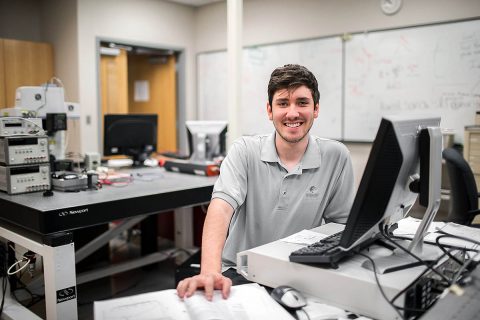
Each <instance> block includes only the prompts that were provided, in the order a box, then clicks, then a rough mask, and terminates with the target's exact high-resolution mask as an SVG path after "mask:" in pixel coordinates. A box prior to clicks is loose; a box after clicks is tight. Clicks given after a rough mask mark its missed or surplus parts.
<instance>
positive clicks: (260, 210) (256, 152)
mask: <svg viewBox="0 0 480 320" xmlns="http://www.w3.org/2000/svg"><path fill="white" fill-rule="evenodd" d="M353 196H354V180H353V169H352V163H351V159H350V153H349V151H348V149H347V148H346V147H345V146H344V145H343V144H341V143H340V142H338V141H333V140H328V139H322V138H319V137H315V136H311V135H310V137H309V142H308V146H307V150H306V152H305V154H304V156H303V158H302V160H301V161H300V163H299V164H298V165H297V166H296V167H295V168H293V169H292V170H291V171H290V172H289V171H288V170H287V169H286V168H285V166H283V165H282V163H281V162H280V159H279V158H278V154H277V151H276V148H275V133H273V134H271V135H259V136H248V137H242V138H239V139H237V140H236V141H235V142H234V143H233V145H232V147H231V148H230V150H229V152H228V155H227V157H226V158H225V160H224V161H223V163H222V166H221V168H220V177H219V179H218V180H217V182H216V183H215V186H214V189H213V194H212V199H213V198H220V199H223V200H225V201H226V202H228V203H229V204H230V205H231V206H232V207H233V209H234V214H233V217H232V220H231V221H230V227H229V230H228V237H227V240H226V243H225V247H224V250H223V256H222V262H223V265H224V266H234V265H236V254H237V252H240V251H243V250H247V249H251V248H254V247H257V246H260V245H262V244H265V243H269V242H272V241H275V240H278V239H280V238H283V237H286V236H289V235H291V234H293V233H295V232H298V231H301V230H303V229H311V228H313V227H316V226H319V225H321V224H322V221H324V220H325V221H327V222H330V221H333V222H340V223H345V222H346V219H347V216H348V213H349V212H350V207H351V206H352V202H353Z"/></svg>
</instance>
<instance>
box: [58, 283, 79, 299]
mask: <svg viewBox="0 0 480 320" xmlns="http://www.w3.org/2000/svg"><path fill="white" fill-rule="evenodd" d="M76 297H77V294H76V290H75V286H73V287H69V288H65V289H60V290H57V303H62V302H65V301H68V300H72V299H75V298H76Z"/></svg>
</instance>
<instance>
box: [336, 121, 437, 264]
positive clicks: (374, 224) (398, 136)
mask: <svg viewBox="0 0 480 320" xmlns="http://www.w3.org/2000/svg"><path fill="white" fill-rule="evenodd" d="M439 125H440V118H439V117H429V116H423V117H422V116H414V117H411V116H392V117H385V118H383V119H382V120H381V123H380V127H379V129H378V132H377V135H376V138H375V140H374V142H373V146H372V149H371V152H370V155H369V158H368V162H367V165H366V167H365V171H364V174H363V176H362V180H361V182H360V185H359V188H358V191H357V194H356V196H355V200H354V202H353V205H352V208H351V211H350V215H349V217H348V220H347V224H346V226H345V230H344V232H343V234H342V238H341V240H340V247H341V248H343V249H344V250H350V249H352V248H354V247H356V246H357V245H359V244H362V243H364V242H365V241H368V240H369V239H371V238H373V237H375V236H376V235H378V234H379V225H380V224H381V223H386V224H388V223H394V222H396V221H398V220H399V219H401V218H403V217H404V216H405V214H406V212H408V210H409V209H410V208H411V207H412V206H413V204H414V203H415V201H416V198H417V195H418V193H420V204H421V205H422V206H424V207H427V210H426V214H425V217H424V221H422V224H421V225H420V227H419V230H418V231H417V234H416V236H415V237H414V241H413V242H412V243H411V245H410V247H409V250H411V251H415V252H417V253H418V252H419V251H422V243H423V236H424V235H425V231H426V230H427V228H428V225H429V224H430V222H431V221H432V220H433V217H434V216H435V214H436V212H437V210H438V207H439V205H440V184H441V181H440V177H441V159H442V158H441V152H442V135H441V131H440V128H439ZM420 229H421V230H420ZM403 258H404V257H402V259H403ZM407 260H408V259H407Z"/></svg>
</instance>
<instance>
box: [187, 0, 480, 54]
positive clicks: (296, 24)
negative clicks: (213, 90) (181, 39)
mask: <svg viewBox="0 0 480 320" xmlns="http://www.w3.org/2000/svg"><path fill="white" fill-rule="evenodd" d="M243 6H244V12H243V28H244V30H243V42H244V45H245V46H251V45H258V44H266V43H275V42H284V41H291V40H299V39H308V38H318V37H322V36H329V35H336V34H343V33H348V32H363V31H368V30H375V29H388V28H396V27H404V26H412V25H418V24H425V23H432V22H442V21H450V20H457V19H465V18H473V17H479V16H480V1H479V0H404V1H403V6H402V8H401V10H400V12H399V13H398V14H396V15H393V16H386V15H384V14H383V13H382V12H381V10H380V1H379V0H244V3H243ZM226 15H227V11H226V3H225V2H219V3H214V4H211V5H206V6H203V7H200V8H199V9H198V10H197V13H196V23H195V29H194V30H195V40H196V48H197V52H205V51H212V50H220V49H225V48H226V36H227V34H226V25H227V20H226Z"/></svg>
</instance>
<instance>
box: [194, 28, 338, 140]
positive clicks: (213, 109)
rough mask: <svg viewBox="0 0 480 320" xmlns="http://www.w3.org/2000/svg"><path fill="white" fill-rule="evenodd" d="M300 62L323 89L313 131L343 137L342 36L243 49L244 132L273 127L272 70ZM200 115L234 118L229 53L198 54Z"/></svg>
mask: <svg viewBox="0 0 480 320" xmlns="http://www.w3.org/2000/svg"><path fill="white" fill-rule="evenodd" d="M289 63H297V64H300V65H303V66H305V67H307V68H308V69H309V70H310V71H312V73H313V74H314V75H315V77H316V78H317V81H318V85H319V90H320V114H319V117H318V119H317V120H316V121H315V123H314V126H313V127H312V131H311V132H312V133H313V134H315V135H318V136H322V137H325V138H332V139H341V138H342V40H341V39H340V38H339V37H332V38H323V39H315V40H306V41H296V42H289V43H282V44H272V45H263V46H257V47H251V48H245V49H243V52H242V95H241V108H240V110H239V113H238V114H239V119H238V128H239V130H240V134H241V135H253V134H262V133H270V132H273V130H274V128H273V125H272V124H271V122H270V121H269V120H268V116H267V112H266V105H267V101H268V94H267V85H268V81H269V79H270V74H271V73H272V71H273V70H274V69H275V68H276V67H279V66H283V65H285V64H289ZM197 76H198V78H197V80H198V81H197V84H198V85H197V95H198V99H197V101H198V118H199V120H228V107H227V53H226V51H220V52H213V53H201V54H199V55H198V56H197Z"/></svg>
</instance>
